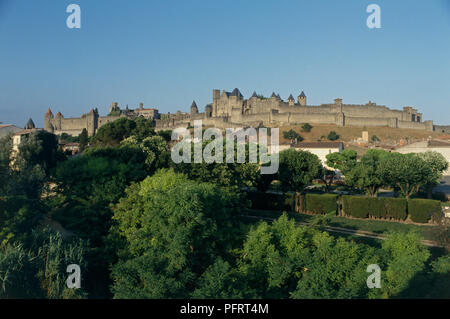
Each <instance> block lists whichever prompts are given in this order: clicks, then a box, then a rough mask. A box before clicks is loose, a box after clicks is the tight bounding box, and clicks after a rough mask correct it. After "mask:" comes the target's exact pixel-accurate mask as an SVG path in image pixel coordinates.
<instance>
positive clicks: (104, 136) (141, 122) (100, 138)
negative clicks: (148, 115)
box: [92, 117, 155, 146]
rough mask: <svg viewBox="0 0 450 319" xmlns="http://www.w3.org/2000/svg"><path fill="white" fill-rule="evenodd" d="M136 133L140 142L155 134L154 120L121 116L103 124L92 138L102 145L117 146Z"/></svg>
mask: <svg viewBox="0 0 450 319" xmlns="http://www.w3.org/2000/svg"><path fill="white" fill-rule="evenodd" d="M132 135H134V136H135V137H136V138H137V140H138V142H141V141H142V140H143V139H144V138H146V137H149V136H153V135H155V131H154V124H153V121H151V120H149V119H145V118H142V117H139V118H137V119H128V118H125V117H122V118H119V119H118V120H115V121H113V122H110V123H107V124H105V125H103V126H101V127H100V128H99V129H98V131H97V133H96V134H95V136H94V137H93V139H92V143H93V144H95V145H102V146H117V145H119V144H120V142H121V141H122V140H124V139H126V138H128V137H130V136H132Z"/></svg>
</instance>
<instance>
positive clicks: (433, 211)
mask: <svg viewBox="0 0 450 319" xmlns="http://www.w3.org/2000/svg"><path fill="white" fill-rule="evenodd" d="M408 213H409V217H410V218H411V220H412V221H413V222H416V223H428V221H429V220H430V219H431V218H432V217H439V216H440V215H441V213H442V209H441V203H440V202H439V201H436V200H432V199H410V200H409V201H408Z"/></svg>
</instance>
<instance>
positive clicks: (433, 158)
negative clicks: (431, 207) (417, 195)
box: [417, 151, 448, 198]
mask: <svg viewBox="0 0 450 319" xmlns="http://www.w3.org/2000/svg"><path fill="white" fill-rule="evenodd" d="M417 156H419V157H420V158H421V159H422V160H424V161H425V163H426V164H427V165H428V166H429V167H430V168H431V174H429V175H427V176H426V177H428V178H427V180H426V181H425V183H424V187H425V189H426V190H427V192H428V198H432V194H433V187H435V186H436V185H439V182H440V180H441V179H442V176H443V174H444V172H445V171H446V170H447V169H448V161H447V160H446V159H445V157H444V156H443V155H442V154H441V153H438V152H431V151H428V152H425V153H418V154H417Z"/></svg>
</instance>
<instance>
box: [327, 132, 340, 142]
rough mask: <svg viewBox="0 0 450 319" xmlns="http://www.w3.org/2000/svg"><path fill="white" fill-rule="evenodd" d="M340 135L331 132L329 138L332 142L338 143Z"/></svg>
mask: <svg viewBox="0 0 450 319" xmlns="http://www.w3.org/2000/svg"><path fill="white" fill-rule="evenodd" d="M339 137H340V136H339V135H338V134H337V133H336V132H335V131H331V132H330V133H329V134H328V136H327V138H328V139H329V140H330V141H336V140H338V139H339Z"/></svg>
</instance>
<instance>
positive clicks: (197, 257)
mask: <svg viewBox="0 0 450 319" xmlns="http://www.w3.org/2000/svg"><path fill="white" fill-rule="evenodd" d="M126 195H127V196H126V197H124V198H123V199H122V200H121V201H120V202H119V204H117V206H116V208H115V212H114V220H116V221H117V228H116V231H117V233H118V235H119V236H120V237H121V238H123V240H124V242H125V244H124V249H123V250H122V251H121V253H120V258H119V262H118V263H117V264H116V265H115V266H114V267H113V273H112V275H113V279H114V285H113V292H114V294H115V297H117V298H136V297H137V298H142V297H148V298H164V297H186V296H187V295H188V293H189V291H190V290H192V289H193V287H195V284H196V278H197V277H198V276H200V275H201V274H202V273H203V272H204V271H205V270H206V269H207V268H208V266H210V265H211V264H213V263H214V261H215V259H216V257H217V256H218V255H223V254H225V253H226V251H227V250H228V249H230V248H232V243H233V242H235V240H236V237H235V236H233V235H234V234H235V229H236V227H237V224H236V220H237V215H238V214H240V209H241V208H242V206H241V201H240V198H239V196H237V195H235V194H234V193H233V192H230V191H227V190H226V189H223V188H220V187H218V186H215V185H214V184H209V183H198V182H195V181H190V180H188V179H187V177H186V176H185V175H183V174H177V173H175V172H173V171H170V170H162V171H159V172H157V173H156V174H155V175H154V176H152V177H148V178H146V179H145V180H144V181H143V182H141V183H140V184H134V185H133V186H131V187H130V188H129V189H128V190H127V192H126Z"/></svg>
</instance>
